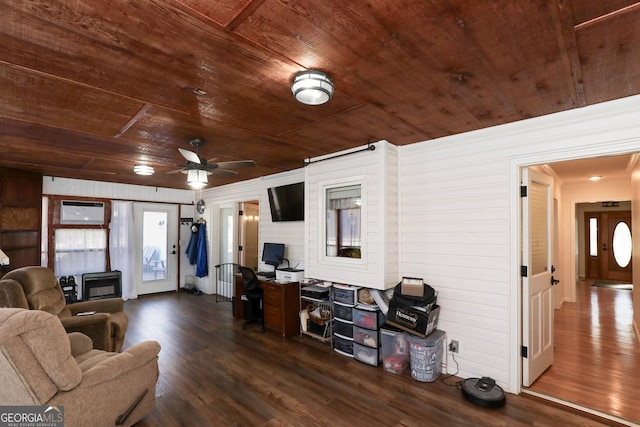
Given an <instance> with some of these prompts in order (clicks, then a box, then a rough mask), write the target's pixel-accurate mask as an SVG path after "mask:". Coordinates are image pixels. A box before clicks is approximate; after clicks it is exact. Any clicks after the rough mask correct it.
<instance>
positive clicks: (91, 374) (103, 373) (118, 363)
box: [78, 341, 160, 387]
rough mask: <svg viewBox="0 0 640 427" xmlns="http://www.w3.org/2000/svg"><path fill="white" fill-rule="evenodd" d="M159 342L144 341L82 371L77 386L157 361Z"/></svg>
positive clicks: (89, 384)
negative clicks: (80, 379)
mask: <svg viewBox="0 0 640 427" xmlns="http://www.w3.org/2000/svg"><path fill="white" fill-rule="evenodd" d="M158 353H160V343H158V342H157V341H145V342H142V343H140V344H136V345H135V346H133V347H131V348H129V349H127V350H125V351H123V352H122V353H115V355H114V356H113V357H109V358H108V359H105V360H103V361H102V362H100V363H98V364H97V365H95V366H94V367H92V368H90V369H89V370H87V371H86V372H84V374H83V377H82V381H81V382H80V384H79V385H78V387H91V386H95V385H97V384H100V383H104V382H106V381H110V380H112V379H114V378H116V377H118V376H120V375H123V374H126V373H127V372H130V371H132V370H134V369H137V368H139V367H141V366H143V365H145V364H147V363H149V362H150V361H153V360H154V359H155V360H156V361H157V358H158Z"/></svg>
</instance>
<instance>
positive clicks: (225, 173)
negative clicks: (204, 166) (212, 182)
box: [210, 168, 238, 176]
mask: <svg viewBox="0 0 640 427" xmlns="http://www.w3.org/2000/svg"><path fill="white" fill-rule="evenodd" d="M210 172H211V173H212V174H213V175H223V176H236V175H238V172H236V171H230V170H227V169H218V168H216V169H213V170H210Z"/></svg>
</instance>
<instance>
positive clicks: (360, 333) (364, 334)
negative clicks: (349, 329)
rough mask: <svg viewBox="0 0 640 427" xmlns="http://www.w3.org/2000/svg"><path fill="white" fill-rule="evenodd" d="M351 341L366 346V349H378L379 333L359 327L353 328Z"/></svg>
mask: <svg viewBox="0 0 640 427" xmlns="http://www.w3.org/2000/svg"><path fill="white" fill-rule="evenodd" d="M353 340H354V341H355V342H357V343H359V344H362V345H366V346H367V347H373V348H378V347H380V333H379V332H378V331H377V330H374V329H367V328H361V327H360V326H354V327H353Z"/></svg>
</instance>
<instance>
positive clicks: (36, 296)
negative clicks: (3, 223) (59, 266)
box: [0, 266, 129, 352]
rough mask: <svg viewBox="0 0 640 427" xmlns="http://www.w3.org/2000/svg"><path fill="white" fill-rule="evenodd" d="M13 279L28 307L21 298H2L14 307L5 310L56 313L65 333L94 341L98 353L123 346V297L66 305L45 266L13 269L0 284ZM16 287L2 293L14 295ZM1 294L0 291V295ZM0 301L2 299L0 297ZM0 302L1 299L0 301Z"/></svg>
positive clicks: (124, 331) (51, 274)
mask: <svg viewBox="0 0 640 427" xmlns="http://www.w3.org/2000/svg"><path fill="white" fill-rule="evenodd" d="M9 279H11V280H15V281H16V282H18V283H19V284H20V285H21V287H22V290H23V292H24V296H25V298H24V299H26V301H27V304H28V305H27V306H26V307H25V306H24V305H20V304H19V303H20V302H21V301H23V298H22V297H20V296H19V295H12V296H11V297H5V299H7V300H9V299H11V300H12V301H14V304H8V303H6V304H4V305H5V306H6V307H17V308H29V309H31V310H42V311H46V312H47V313H51V314H55V315H56V316H58V317H59V318H60V321H61V322H62V325H63V326H64V328H65V329H66V330H67V332H81V333H83V334H85V335H87V336H88V337H89V338H91V340H92V341H93V346H94V347H95V348H98V349H100V350H106V351H115V352H118V351H120V350H121V349H122V345H123V344H124V335H125V333H126V332H127V326H128V324H129V321H128V319H127V315H126V314H125V312H124V311H123V309H124V300H123V299H122V298H105V299H98V300H91V301H83V302H78V303H74V304H68V305H67V303H66V300H65V297H64V293H63V292H62V288H61V287H60V283H58V279H57V278H56V276H55V274H54V273H53V271H51V270H50V269H48V268H47V267H39V266H32V267H22V268H18V269H16V270H12V271H10V272H8V273H7V274H5V275H4V276H3V277H2V281H3V282H4V281H5V280H9ZM15 291H16V289H15V286H8V288H7V289H5V290H4V293H5V294H7V293H8V292H12V293H13V292H15ZM2 293H3V292H2V291H0V295H1V294H2ZM0 298H2V297H1V296H0ZM0 302H1V299H0ZM0 306H2V304H0ZM92 311H94V312H95V313H94V314H91V315H86V316H78V313H87V312H92Z"/></svg>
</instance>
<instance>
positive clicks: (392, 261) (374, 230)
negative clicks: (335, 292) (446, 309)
mask: <svg viewBox="0 0 640 427" xmlns="http://www.w3.org/2000/svg"><path fill="white" fill-rule="evenodd" d="M373 145H374V146H375V147H376V149H375V150H374V151H369V150H365V151H362V149H363V148H365V147H358V148H355V149H353V150H347V151H345V152H343V153H340V154H346V153H349V154H348V155H345V156H340V157H333V156H331V155H330V156H328V157H327V158H319V159H322V161H318V162H317V163H312V164H311V165H310V166H307V168H306V174H305V182H306V185H307V206H308V210H307V217H306V231H305V232H306V235H307V243H308V244H307V257H306V264H307V277H313V278H316V279H321V280H329V281H333V282H339V283H347V284H350V285H358V286H364V287H370V288H377V289H387V288H389V287H392V286H393V285H394V284H395V283H397V280H398V277H397V272H398V248H397V244H398V228H397V221H398V210H397V209H398V208H397V206H398V199H397V197H398V190H397V188H398V184H397V183H398V181H397V177H398V173H397V171H398V166H397V163H398V149H397V147H396V146H394V145H391V144H389V143H388V142H387V141H379V142H377V143H375V144H373ZM319 159H312V160H319ZM353 180H356V181H360V182H361V183H362V213H361V220H362V222H361V223H362V234H361V236H362V258H361V259H347V258H337V257H325V256H323V255H324V243H323V242H324V236H323V222H324V218H325V217H324V212H321V209H322V199H323V197H324V193H323V188H324V186H325V185H330V186H342V185H345V183H346V182H351V181H353Z"/></svg>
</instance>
